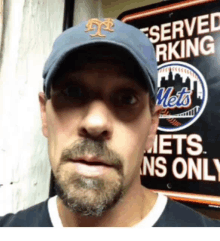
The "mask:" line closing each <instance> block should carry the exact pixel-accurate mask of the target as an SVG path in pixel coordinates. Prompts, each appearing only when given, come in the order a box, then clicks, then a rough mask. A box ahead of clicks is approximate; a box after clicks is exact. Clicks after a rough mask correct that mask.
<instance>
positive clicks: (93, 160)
mask: <svg viewBox="0 0 220 241" xmlns="http://www.w3.org/2000/svg"><path fill="white" fill-rule="evenodd" d="M71 161H72V162H80V163H84V164H87V165H104V166H108V167H111V166H112V165H110V164H109V163H107V162H106V161H105V160H103V159H100V158H97V157H94V156H83V157H80V158H75V159H71Z"/></svg>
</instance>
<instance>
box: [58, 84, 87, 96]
mask: <svg viewBox="0 0 220 241" xmlns="http://www.w3.org/2000/svg"><path fill="white" fill-rule="evenodd" d="M62 92H63V93H64V95H65V96H68V97H72V98H82V97H83V91H82V89H81V88H80V87H78V86H69V87H67V88H66V89H64V90H63V91H62Z"/></svg>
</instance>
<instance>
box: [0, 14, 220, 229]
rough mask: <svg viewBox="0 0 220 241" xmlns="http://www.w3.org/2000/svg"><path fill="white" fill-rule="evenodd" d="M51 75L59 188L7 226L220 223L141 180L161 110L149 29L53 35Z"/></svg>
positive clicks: (48, 96)
mask: <svg viewBox="0 0 220 241" xmlns="http://www.w3.org/2000/svg"><path fill="white" fill-rule="evenodd" d="M43 78H44V93H43V92H42V93H39V102H40V109H41V117H42V131H43V135H44V136H45V137H46V138H47V139H48V149H49V158H50V162H51V167H52V171H53V174H54V176H55V179H56V190H57V196H55V197H53V198H50V199H49V200H46V201H45V202H42V203H40V204H38V205H35V206H33V207H31V208H29V209H26V210H23V211H20V212H18V213H17V214H8V215H5V216H4V217H1V218H0V226H25V227H27V226H31V227H35V226H38V227H42V226H44V227H45V226H47V227H52V226H54V227H151V226H169V227H170V226H220V225H219V224H220V223H219V221H214V220H211V219H209V218H206V217H205V216H202V215H200V214H198V213H196V212H195V211H193V210H191V209H190V208H188V207H186V206H184V205H182V204H179V203H177V202H174V201H171V200H170V199H168V198H167V197H165V196H163V195H160V194H159V195H158V194H156V193H154V192H152V191H150V190H149V189H147V188H145V187H143V186H142V185H141V181H140V166H141V163H142V160H143V153H144V151H147V150H148V149H150V148H151V147H152V145H153V142H154V137H155V134H156V131H157V127H158V121H159V113H160V107H159V106H156V105H155V102H156V93H157V63H156V58H155V53H154V48H153V46H152V44H151V43H150V41H149V39H148V38H147V37H146V36H145V35H144V34H143V33H141V32H140V31H139V30H138V29H136V28H134V27H132V26H130V25H127V24H124V23H122V22H120V21H118V20H113V19H101V20H98V19H91V20H89V21H88V22H83V23H81V24H79V25H78V26H75V27H73V28H70V29H68V30H66V31H65V32H64V33H62V34H61V35H60V36H59V37H58V39H57V40H56V41H55V43H54V46H53V50H52V53H51V55H50V56H49V58H48V60H47V62H46V64H45V68H44V73H43Z"/></svg>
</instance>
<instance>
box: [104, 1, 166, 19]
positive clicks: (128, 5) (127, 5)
mask: <svg viewBox="0 0 220 241" xmlns="http://www.w3.org/2000/svg"><path fill="white" fill-rule="evenodd" d="M158 2H161V0H136V1H133V0H114V1H109V0H102V9H103V14H104V16H105V17H106V18H108V17H110V18H117V17H118V16H119V15H120V14H121V13H122V12H124V11H127V10H130V9H133V8H139V7H143V6H146V5H150V4H154V3H158Z"/></svg>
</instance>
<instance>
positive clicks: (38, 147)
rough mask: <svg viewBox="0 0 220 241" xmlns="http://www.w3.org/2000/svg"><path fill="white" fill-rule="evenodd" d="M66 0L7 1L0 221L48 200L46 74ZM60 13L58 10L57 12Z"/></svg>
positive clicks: (0, 80) (0, 72) (0, 64)
mask: <svg viewBox="0 0 220 241" xmlns="http://www.w3.org/2000/svg"><path fill="white" fill-rule="evenodd" d="M63 7H64V1H63V0H53V1H51V0H41V1H37V0H5V1H4V25H3V38H2V44H3V45H2V52H1V58H0V96H1V100H0V116H1V118H0V216H1V215H4V214H5V213H8V212H16V211H18V210H21V209H23V208H26V207H29V206H31V205H34V204H36V203H39V202H41V201H42V200H44V199H46V198H47V197H48V192H49V179H50V166H49V161H48V154H47V140H46V138H45V137H44V136H43V135H42V132H41V120H40V108H39V103H38V92H39V91H42V89H43V88H42V86H43V80H42V69H43V65H44V62H45V60H46V58H47V56H48V54H49V52H50V50H51V46H52V43H53V41H54V40H55V38H56V37H57V36H58V35H59V34H60V33H61V32H62V24H63ZM58 10H59V11H58Z"/></svg>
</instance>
